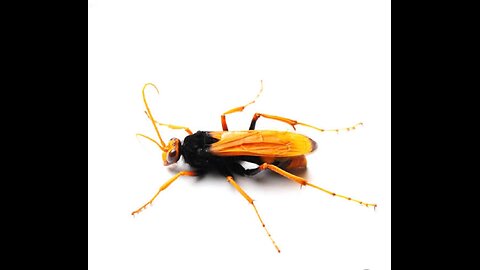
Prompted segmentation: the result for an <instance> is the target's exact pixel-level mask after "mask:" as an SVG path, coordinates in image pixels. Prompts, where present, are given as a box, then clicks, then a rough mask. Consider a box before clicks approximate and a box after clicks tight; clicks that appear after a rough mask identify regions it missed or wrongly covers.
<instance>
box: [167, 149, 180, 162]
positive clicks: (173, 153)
mask: <svg viewBox="0 0 480 270" xmlns="http://www.w3.org/2000/svg"><path fill="white" fill-rule="evenodd" d="M177 160H178V152H177V150H175V149H172V150H170V151H169V152H168V155H167V161H168V163H175V162H177Z"/></svg>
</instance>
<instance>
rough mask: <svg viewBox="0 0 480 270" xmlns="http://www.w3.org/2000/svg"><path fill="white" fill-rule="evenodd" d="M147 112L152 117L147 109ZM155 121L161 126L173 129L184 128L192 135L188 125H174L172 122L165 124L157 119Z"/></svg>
mask: <svg viewBox="0 0 480 270" xmlns="http://www.w3.org/2000/svg"><path fill="white" fill-rule="evenodd" d="M145 114H146V115H147V117H148V118H150V116H149V115H148V112H147V111H145ZM150 120H151V118H150ZM153 121H154V122H155V124H157V125H159V126H164V127H168V128H171V129H183V130H185V132H187V133H188V135H192V131H191V130H190V129H189V128H188V127H184V126H177V125H172V124H164V123H160V122H158V121H157V120H153Z"/></svg>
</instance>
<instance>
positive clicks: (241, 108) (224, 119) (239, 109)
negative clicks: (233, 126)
mask: <svg viewBox="0 0 480 270" xmlns="http://www.w3.org/2000/svg"><path fill="white" fill-rule="evenodd" d="M262 91H263V81H260V91H258V94H257V96H256V97H255V98H254V99H253V100H252V101H250V102H249V103H247V104H245V105H243V106H240V107H236V108H233V109H231V110H228V111H226V112H224V113H223V114H222V115H221V116H220V119H221V121H222V129H223V131H228V126H227V119H226V118H225V115H227V114H231V113H236V112H241V111H243V110H245V108H246V107H247V106H248V105H251V104H253V103H255V101H256V100H257V98H258V97H259V96H260V94H261V93H262Z"/></svg>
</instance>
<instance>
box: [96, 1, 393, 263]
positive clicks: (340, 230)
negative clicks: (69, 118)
mask: <svg viewBox="0 0 480 270" xmlns="http://www.w3.org/2000/svg"><path fill="white" fill-rule="evenodd" d="M88 8H89V14H88V16H89V33H88V35H89V41H88V43H89V46H88V49H89V70H88V72H89V90H88V110H89V116H88V117H89V130H88V133H89V160H88V162H89V179H88V203H89V205H88V209H89V213H88V215H89V220H88V224H89V226H88V232H89V239H88V242H89V247H88V249H89V250H88V252H89V258H88V260H89V269H91V270H94V269H330V270H331V269H360V270H361V269H372V270H373V269H375V270H377V269H378V270H380V269H389V268H390V245H391V242H390V241H391V240H390V222H391V219H390V198H391V196H390V191H391V178H390V162H391V159H390V156H391V150H390V110H391V109H390V108H391V107H390V100H391V96H390V91H391V90H390V89H391V88H390V83H391V79H390V72H391V69H390V65H391V60H390V59H391V58H390V39H391V38H390V36H391V34H390V25H391V23H390V21H391V15H390V2H389V1H386V2H385V1H382V0H368V1H358V0H351V1H349V0H336V1H258V0H257V1H245V0H244V1H100V0H98V1H94V0H91V1H89V7H88ZM260 80H263V82H264V92H263V94H262V96H261V97H260V99H259V100H258V102H257V103H256V104H254V105H253V106H251V107H248V108H247V109H246V110H245V112H243V113H238V114H235V115H232V116H229V117H228V121H229V127H230V129H231V130H234V129H247V128H248V126H249V123H250V120H251V117H252V115H253V113H255V112H264V113H270V114H275V115H281V116H286V117H290V118H293V119H297V120H299V121H303V122H306V123H309V124H312V125H317V126H320V127H324V128H335V127H345V126H349V125H352V124H354V123H356V122H359V121H362V122H364V124H365V125H364V127H363V128H360V129H357V130H356V131H354V132H348V133H343V134H339V135H337V134H326V133H324V134H321V133H319V132H315V131H312V130H309V129H308V128H304V127H298V132H301V133H304V134H307V135H308V136H310V137H311V138H313V139H314V140H315V141H317V143H318V146H319V147H318V150H317V151H316V152H314V153H313V154H311V155H309V156H308V160H309V169H308V171H307V172H305V173H303V176H305V177H307V178H308V179H309V180H310V181H312V182H313V183H315V184H317V185H320V186H322V187H325V188H327V189H330V190H332V191H334V192H337V193H340V194H345V195H348V196H351V197H354V198H358V199H361V200H365V201H367V202H373V203H377V204H378V208H377V209H376V210H375V211H374V210H373V209H372V208H365V207H361V206H359V205H357V204H354V203H352V202H348V201H346V200H342V199H340V198H333V197H331V196H329V195H327V194H325V193H323V192H321V191H318V190H315V189H312V188H309V187H303V188H301V189H300V188H299V185H298V184H295V183H292V182H291V181H288V180H286V179H284V178H281V177H278V176H276V175H274V174H273V173H267V172H265V173H262V174H259V175H257V176H255V177H253V178H247V177H240V176H237V177H236V179H237V182H238V183H239V184H240V185H241V186H242V187H243V188H244V189H245V190H246V192H247V193H248V194H249V195H250V196H251V197H252V198H254V199H255V203H256V205H257V207H258V209H259V211H260V213H261V215H262V217H263V219H264V221H265V223H266V225H267V228H269V229H270V232H271V233H272V236H273V237H274V239H275V240H276V242H277V243H278V245H279V246H280V248H281V250H282V253H280V254H278V253H277V252H275V249H274V248H273V246H272V244H271V243H270V241H269V239H268V238H267V236H266V235H265V233H264V231H263V229H262V227H261V226H260V223H259V222H258V220H257V218H256V216H255V213H254V211H253V210H252V208H251V207H250V205H249V204H248V203H247V202H246V201H245V200H244V199H243V197H242V196H241V195H239V194H238V193H237V192H236V191H235V189H234V188H233V187H232V186H230V185H229V184H228V183H227V182H226V181H225V179H224V178H222V177H220V176H218V175H216V174H209V175H207V176H206V177H204V178H203V179H200V180H198V179H196V178H194V177H184V178H180V179H179V180H177V181H176V182H175V183H173V184H172V185H171V186H170V187H169V188H168V189H167V190H165V191H164V192H162V193H161V194H160V196H159V197H158V198H157V200H156V201H155V203H154V205H153V207H150V208H148V209H147V210H146V211H144V212H142V213H141V214H140V215H138V216H136V217H132V216H131V215H130V213H131V212H132V211H133V210H135V209H136V208H137V207H139V206H140V205H141V204H143V203H145V202H146V201H148V200H149V199H150V198H151V196H152V195H153V194H154V193H155V192H156V191H157V189H158V187H159V186H160V185H161V184H162V183H163V182H165V181H166V180H168V179H169V178H170V177H171V176H172V175H173V174H174V173H175V170H178V169H179V168H178V167H175V166H173V167H172V168H167V167H164V166H163V165H162V160H161V152H160V151H159V150H158V149H157V148H156V146H155V145H154V144H152V143H151V142H149V141H147V140H142V139H137V138H136V137H135V134H136V133H144V134H147V135H151V136H154V130H153V127H152V126H151V124H150V123H149V121H148V119H147V118H146V116H145V114H144V112H143V111H144V105H143V103H142V96H141V89H142V87H143V85H144V83H146V82H152V83H155V84H156V85H157V86H158V87H159V89H160V95H157V94H156V93H155V91H153V89H148V91H147V98H148V100H149V102H150V104H151V109H152V113H153V114H154V115H155V117H156V118H157V120H158V121H161V122H166V123H173V124H177V125H185V126H189V127H190V128H191V129H192V130H193V131H196V130H220V129H221V125H220V114H221V113H222V112H224V111H226V110H228V109H231V108H232V107H235V106H240V105H243V104H245V103H247V102H248V101H250V100H251V99H252V98H253V97H254V96H255V95H256V94H257V92H258V89H259V86H260ZM257 128H258V129H267V128H275V129H279V130H291V128H290V127H288V126H287V125H284V124H282V123H275V122H272V121H270V120H266V119H260V120H259V121H258V122H257ZM161 134H162V135H163V137H164V139H165V140H168V139H169V138H170V137H173V136H177V137H179V138H182V139H183V137H184V133H183V132H181V131H170V130H166V129H161Z"/></svg>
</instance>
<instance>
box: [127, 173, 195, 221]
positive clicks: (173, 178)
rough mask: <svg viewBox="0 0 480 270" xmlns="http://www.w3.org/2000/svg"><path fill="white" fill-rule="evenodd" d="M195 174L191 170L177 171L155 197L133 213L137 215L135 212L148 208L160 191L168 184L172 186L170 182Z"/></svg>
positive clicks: (158, 192)
mask: <svg viewBox="0 0 480 270" xmlns="http://www.w3.org/2000/svg"><path fill="white" fill-rule="evenodd" d="M184 175H186V176H195V175H196V173H195V172H189V171H182V172H179V173H177V174H176V175H174V176H173V177H172V178H170V180H168V181H167V182H165V184H163V185H162V186H161V187H160V188H159V189H158V191H157V193H155V195H154V196H153V198H151V199H150V200H149V201H148V202H147V203H146V204H144V205H142V206H141V207H140V208H138V209H137V210H135V211H133V212H132V215H135V214H138V213H140V212H142V211H143V210H144V209H145V208H147V206H149V205H150V204H152V202H153V200H155V198H157V196H158V194H160V192H161V191H162V190H164V189H166V188H167V187H168V186H170V184H172V183H173V182H174V181H175V180H177V179H178V178H179V177H180V176H184Z"/></svg>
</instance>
